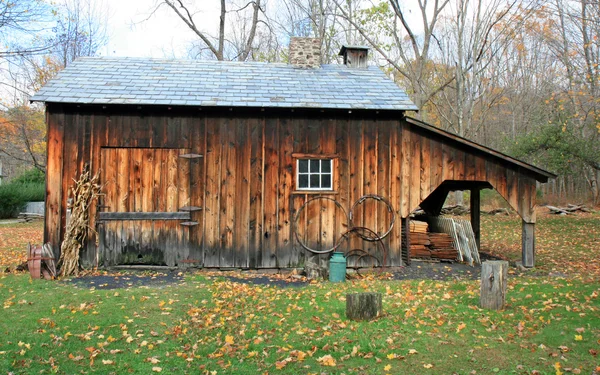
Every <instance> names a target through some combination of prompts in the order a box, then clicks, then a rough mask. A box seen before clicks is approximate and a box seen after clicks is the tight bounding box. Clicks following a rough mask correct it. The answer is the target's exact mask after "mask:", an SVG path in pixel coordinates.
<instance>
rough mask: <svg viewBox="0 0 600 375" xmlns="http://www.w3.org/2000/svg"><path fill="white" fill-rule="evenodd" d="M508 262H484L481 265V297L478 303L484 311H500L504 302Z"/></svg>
mask: <svg viewBox="0 0 600 375" xmlns="http://www.w3.org/2000/svg"><path fill="white" fill-rule="evenodd" d="M507 274H508V262H507V261H504V260H494V261H486V262H483V263H482V264H481V295H480V298H479V303H480V305H481V307H482V308H484V309H491V310H502V309H503V308H504V303H505V301H506V278H507Z"/></svg>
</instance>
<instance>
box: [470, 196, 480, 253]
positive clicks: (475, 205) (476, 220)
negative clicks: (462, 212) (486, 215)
mask: <svg viewBox="0 0 600 375" xmlns="http://www.w3.org/2000/svg"><path fill="white" fill-rule="evenodd" d="M471 227H472V228H473V233H474V234H475V242H476V244H477V250H481V246H480V244H481V194H480V190H479V189H478V188H474V189H471Z"/></svg>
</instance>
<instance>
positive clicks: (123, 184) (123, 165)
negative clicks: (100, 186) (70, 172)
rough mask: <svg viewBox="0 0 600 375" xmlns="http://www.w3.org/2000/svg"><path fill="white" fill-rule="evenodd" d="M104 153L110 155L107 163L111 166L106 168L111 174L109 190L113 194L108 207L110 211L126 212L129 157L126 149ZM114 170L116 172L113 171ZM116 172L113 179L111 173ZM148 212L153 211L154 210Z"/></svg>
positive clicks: (116, 149) (127, 206)
mask: <svg viewBox="0 0 600 375" xmlns="http://www.w3.org/2000/svg"><path fill="white" fill-rule="evenodd" d="M105 151H106V152H109V153H110V154H111V157H110V160H109V161H107V163H111V164H113V163H114V164H113V165H111V166H108V165H107V164H104V165H105V166H106V167H104V168H110V171H111V172H110V173H111V177H110V178H111V181H113V182H111V183H112V186H111V190H112V191H113V192H114V200H113V202H112V204H111V205H110V206H111V208H110V209H109V210H110V211H122V212H124V211H128V208H129V176H130V175H131V169H130V164H129V162H130V155H129V152H128V151H129V150H128V149H118V148H115V149H105ZM115 168H116V171H115V170H114V169H115ZM115 172H116V176H115V177H114V178H113V176H112V175H113V173H115ZM150 211H154V208H153V209H152V210H150Z"/></svg>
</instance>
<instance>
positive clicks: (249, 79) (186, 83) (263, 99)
mask: <svg viewBox="0 0 600 375" xmlns="http://www.w3.org/2000/svg"><path fill="white" fill-rule="evenodd" d="M31 101H39V102H53V103H84V104H146V105H147V104H157V105H161V104H162V105H186V106H228V107H287V108H309V107H310V108H340V109H378V110H417V109H418V108H417V107H416V106H415V105H414V104H413V103H412V102H411V101H410V99H409V98H408V96H407V95H406V93H405V92H404V91H403V90H402V89H400V88H399V87H398V86H396V84H395V83H394V82H393V81H391V80H390V79H389V78H388V77H386V75H385V74H384V73H383V72H382V71H381V70H380V69H379V68H377V67H369V68H368V69H352V68H348V67H346V66H343V65H323V66H322V67H321V68H320V69H300V68H294V67H293V66H291V65H287V64H281V63H277V64H270V63H269V64H268V63H258V62H219V61H197V60H172V59H149V58H122V57H87V58H80V59H78V60H76V61H75V62H73V63H72V64H71V65H69V66H68V67H67V68H66V69H65V70H63V71H62V72H61V73H59V74H58V76H57V77H56V78H55V79H53V80H51V81H50V82H48V83H47V84H46V85H45V86H44V87H43V88H42V89H41V90H40V91H38V93H37V94H35V95H34V96H33V97H32V98H31Z"/></svg>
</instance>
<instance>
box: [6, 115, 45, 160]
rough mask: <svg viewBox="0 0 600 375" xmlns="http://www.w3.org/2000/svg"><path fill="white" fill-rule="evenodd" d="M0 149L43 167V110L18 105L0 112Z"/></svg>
mask: <svg viewBox="0 0 600 375" xmlns="http://www.w3.org/2000/svg"><path fill="white" fill-rule="evenodd" d="M0 150H1V151H2V152H3V153H5V154H7V155H10V156H12V157H13V158H15V159H18V160H22V161H26V162H28V163H30V164H31V165H32V166H35V167H38V168H41V169H43V168H44V164H45V153H46V124H45V121H44V112H43V110H42V109H38V108H33V107H30V106H28V105H20V106H16V107H12V108H9V109H8V110H6V111H5V112H4V113H0Z"/></svg>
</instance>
